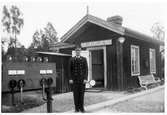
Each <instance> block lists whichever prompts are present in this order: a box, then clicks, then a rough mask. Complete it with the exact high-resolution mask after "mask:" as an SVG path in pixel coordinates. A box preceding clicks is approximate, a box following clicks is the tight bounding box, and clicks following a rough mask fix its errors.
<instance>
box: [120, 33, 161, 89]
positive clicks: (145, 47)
mask: <svg viewBox="0 0 167 115" xmlns="http://www.w3.org/2000/svg"><path fill="white" fill-rule="evenodd" d="M125 39H126V40H125V42H124V44H123V60H124V61H123V66H124V78H125V82H124V83H125V89H128V88H132V87H139V81H138V76H131V52H130V50H131V45H137V46H139V51H140V52H139V53H140V75H148V74H150V60H149V48H153V49H155V50H156V75H157V76H159V67H160V63H159V62H160V54H159V45H158V44H154V43H151V42H145V41H140V40H137V39H134V38H131V37H128V36H126V37H125Z"/></svg>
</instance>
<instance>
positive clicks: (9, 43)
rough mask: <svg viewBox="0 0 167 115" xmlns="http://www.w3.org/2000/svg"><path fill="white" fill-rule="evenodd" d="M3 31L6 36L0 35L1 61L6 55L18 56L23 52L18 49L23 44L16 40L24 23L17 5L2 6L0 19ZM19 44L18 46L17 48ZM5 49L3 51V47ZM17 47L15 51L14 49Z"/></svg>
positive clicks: (21, 47) (22, 47)
mask: <svg viewBox="0 0 167 115" xmlns="http://www.w3.org/2000/svg"><path fill="white" fill-rule="evenodd" d="M1 23H2V27H3V32H4V33H5V32H6V34H5V35H7V36H1V43H2V46H1V47H2V61H4V60H5V58H6V55H11V56H15V57H18V58H20V57H21V56H22V54H23V53H21V52H20V51H21V50H22V49H25V48H24V46H22V45H21V43H20V42H19V41H18V40H17V35H19V34H20V32H21V28H22V27H23V25H24V20H23V17H22V13H21V11H20V9H19V8H18V7H17V6H14V5H12V6H9V7H7V6H6V5H4V6H3V11H2V19H1ZM18 46H20V48H17V47H18ZM5 48H6V49H7V52H5V50H4V49H5ZM16 49H17V51H16Z"/></svg>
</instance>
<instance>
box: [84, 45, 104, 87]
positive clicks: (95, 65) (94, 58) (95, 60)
mask: <svg viewBox="0 0 167 115" xmlns="http://www.w3.org/2000/svg"><path fill="white" fill-rule="evenodd" d="M87 51H89V53H90V56H89V63H90V64H89V68H90V71H89V77H90V80H95V81H96V85H95V86H93V87H95V88H106V87H107V65H106V47H105V46H100V47H89V48H87Z"/></svg>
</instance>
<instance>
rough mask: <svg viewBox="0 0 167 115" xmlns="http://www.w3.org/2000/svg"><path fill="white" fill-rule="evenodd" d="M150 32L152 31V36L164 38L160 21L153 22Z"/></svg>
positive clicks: (162, 39)
mask: <svg viewBox="0 0 167 115" xmlns="http://www.w3.org/2000/svg"><path fill="white" fill-rule="evenodd" d="M151 32H152V33H153V38H155V39H158V40H161V41H164V39H165V31H164V27H163V26H162V25H161V24H160V23H158V22H157V23H155V24H153V26H152V28H151Z"/></svg>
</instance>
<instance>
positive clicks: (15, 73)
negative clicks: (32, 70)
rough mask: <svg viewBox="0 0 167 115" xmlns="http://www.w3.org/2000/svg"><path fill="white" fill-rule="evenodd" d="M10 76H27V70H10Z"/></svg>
mask: <svg viewBox="0 0 167 115" xmlns="http://www.w3.org/2000/svg"><path fill="white" fill-rule="evenodd" d="M8 75H25V70H8Z"/></svg>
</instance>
